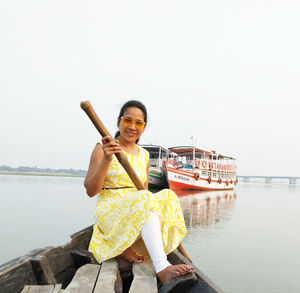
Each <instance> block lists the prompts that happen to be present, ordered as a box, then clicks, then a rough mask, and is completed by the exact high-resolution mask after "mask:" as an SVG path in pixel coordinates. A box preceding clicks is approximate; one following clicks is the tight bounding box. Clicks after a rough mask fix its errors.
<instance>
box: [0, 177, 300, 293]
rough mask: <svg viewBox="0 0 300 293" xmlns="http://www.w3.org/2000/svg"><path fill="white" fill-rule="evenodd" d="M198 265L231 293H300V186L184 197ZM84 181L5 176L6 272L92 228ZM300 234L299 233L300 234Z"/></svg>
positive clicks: (1, 190)
mask: <svg viewBox="0 0 300 293" xmlns="http://www.w3.org/2000/svg"><path fill="white" fill-rule="evenodd" d="M180 200H181V204H182V208H183V212H184V217H185V220H186V225H187V227H188V231H189V234H188V236H187V237H186V238H185V239H184V241H183V244H184V247H185V249H186V250H187V251H188V253H189V255H190V256H191V258H192V260H193V262H194V263H195V265H197V266H198V267H199V268H200V270H202V271H203V272H204V273H205V274H206V275H207V276H208V277H209V278H210V279H212V280H213V281H214V282H215V283H216V284H217V285H218V286H219V287H220V288H222V289H223V290H224V292H227V293H256V292H257V293H258V292H263V293H275V292H276V293H282V292H289V293H293V292H295V293H296V292H297V293H298V292H300V277H299V272H300V236H299V231H300V186H299V185H294V186H290V185H288V184H279V183H277V184H272V185H265V184H263V183H242V182H241V183H239V185H238V186H237V188H236V190H235V192H233V191H218V192H202V193H193V194H191V193H188V192H187V193H184V194H180ZM95 203H96V200H95V199H94V198H92V199H91V198H89V197H88V196H87V195H85V191H84V188H83V178H70V177H47V176H17V175H0V223H1V250H0V264H1V263H4V262H6V261H8V260H10V259H12V258H15V257H18V256H20V255H23V254H25V253H26V252H28V251H30V250H32V249H35V248H41V247H45V246H53V245H61V244H64V243H65V242H67V241H69V235H70V234H72V233H74V232H76V231H78V230H80V229H82V228H84V227H86V226H89V225H91V224H92V223H93V217H92V215H93V207H94V205H95ZM297 231H298V232H297Z"/></svg>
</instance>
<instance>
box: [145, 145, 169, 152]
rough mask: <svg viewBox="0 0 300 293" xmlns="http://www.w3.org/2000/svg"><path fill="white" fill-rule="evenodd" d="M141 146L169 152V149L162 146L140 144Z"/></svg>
mask: <svg viewBox="0 0 300 293" xmlns="http://www.w3.org/2000/svg"><path fill="white" fill-rule="evenodd" d="M140 146H141V147H143V148H161V149H163V150H165V151H166V152H167V151H168V149H167V148H164V147H162V146H161V145H156V144H140Z"/></svg>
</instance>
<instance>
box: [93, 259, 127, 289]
mask: <svg viewBox="0 0 300 293" xmlns="http://www.w3.org/2000/svg"><path fill="white" fill-rule="evenodd" d="M118 271H119V269H118V262H117V261H116V260H115V259H114V258H112V259H109V260H106V261H104V262H103V263H102V265H101V270H100V274H99V277H98V280H97V283H96V286H95V289H94V293H115V292H116V291H115V290H118V291H117V292H120V291H119V290H120V289H121V288H122V286H121V288H120V285H119V283H118V282H117V283H116V281H117V279H118V278H117V274H118ZM121 292H122V291H121Z"/></svg>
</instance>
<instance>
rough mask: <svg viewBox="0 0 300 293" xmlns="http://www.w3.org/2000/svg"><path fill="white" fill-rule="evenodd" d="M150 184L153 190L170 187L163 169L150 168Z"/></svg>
mask: <svg viewBox="0 0 300 293" xmlns="http://www.w3.org/2000/svg"><path fill="white" fill-rule="evenodd" d="M148 184H149V187H153V188H159V187H168V182H167V179H166V175H165V172H163V169H162V168H156V167H150V169H149V179H148Z"/></svg>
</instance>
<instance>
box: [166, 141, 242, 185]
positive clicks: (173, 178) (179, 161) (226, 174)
mask: <svg viewBox="0 0 300 293" xmlns="http://www.w3.org/2000/svg"><path fill="white" fill-rule="evenodd" d="M167 179H168V182H169V186H170V189H172V190H174V189H198V190H217V189H233V188H234V186H235V185H236V184H237V175H236V164H235V159H234V158H232V157H229V156H224V155H221V154H218V153H216V152H215V151H205V150H202V149H199V148H197V147H194V146H177V147H171V148H169V158H168V164H167Z"/></svg>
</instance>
